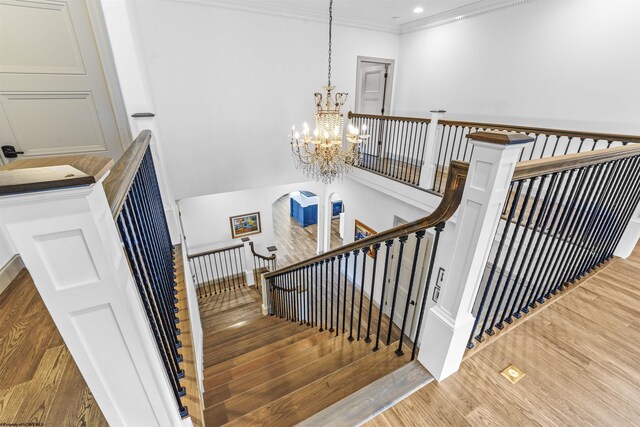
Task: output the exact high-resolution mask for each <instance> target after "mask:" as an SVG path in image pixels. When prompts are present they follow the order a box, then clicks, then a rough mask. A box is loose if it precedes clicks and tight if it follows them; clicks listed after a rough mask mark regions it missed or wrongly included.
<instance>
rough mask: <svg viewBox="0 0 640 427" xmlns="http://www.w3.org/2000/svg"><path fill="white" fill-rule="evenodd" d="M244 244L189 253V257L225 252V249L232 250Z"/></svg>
mask: <svg viewBox="0 0 640 427" xmlns="http://www.w3.org/2000/svg"><path fill="white" fill-rule="evenodd" d="M243 246H244V245H243V244H242V243H240V244H239V245H232V246H226V247H224V248H219V249H213V250H210V251H205V252H198V253H197V254H189V255H188V257H189V258H195V257H199V256H203V255H212V254H217V253H218V252H225V251H231V250H233V249H238V248H241V247H243Z"/></svg>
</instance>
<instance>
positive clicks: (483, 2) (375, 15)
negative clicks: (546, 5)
mask: <svg viewBox="0 0 640 427" xmlns="http://www.w3.org/2000/svg"><path fill="white" fill-rule="evenodd" d="M525 1H529V0H334V5H333V15H334V21H335V22H336V23H337V24H343V25H353V26H359V27H368V28H372V29H378V30H385V31H391V32H404V31H410V30H412V29H418V28H424V27H428V26H433V25H439V24H442V23H446V22H451V21H454V20H458V19H463V18H465V17H468V16H470V15H474V14H477V13H479V12H484V11H488V10H491V9H495V8H498V7H504V6H505V5H511V4H517V3H523V2H525ZM213 3H214V4H215V5H217V6H221V7H228V8H233V9H244V10H251V11H256V12H263V13H270V14H277V15H284V16H292V17H300V18H306V19H313V20H322V21H326V19H327V17H328V9H329V1H328V0H268V1H266V0H214V1H213ZM416 7H421V8H422V9H424V11H423V12H422V13H414V11H413V10H414V9H415V8H416Z"/></svg>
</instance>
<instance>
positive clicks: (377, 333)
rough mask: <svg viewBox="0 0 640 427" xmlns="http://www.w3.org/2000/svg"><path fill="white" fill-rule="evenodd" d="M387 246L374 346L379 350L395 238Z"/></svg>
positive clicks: (388, 241) (386, 242) (387, 242)
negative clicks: (390, 258)
mask: <svg viewBox="0 0 640 427" xmlns="http://www.w3.org/2000/svg"><path fill="white" fill-rule="evenodd" d="M384 245H385V246H386V248H387V249H386V251H385V255H384V272H383V273H382V289H381V290H380V307H379V310H378V326H377V329H376V345H375V346H373V351H378V350H379V348H380V347H379V346H378V344H379V342H380V329H381V327H382V317H383V316H384V298H385V290H386V287H387V272H388V269H389V255H390V254H389V252H390V251H391V246H392V245H393V240H387V241H385V242H384Z"/></svg>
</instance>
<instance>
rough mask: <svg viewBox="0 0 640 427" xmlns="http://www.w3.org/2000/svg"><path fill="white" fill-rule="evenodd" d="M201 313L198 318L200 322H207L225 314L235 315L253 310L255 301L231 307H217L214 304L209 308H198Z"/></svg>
mask: <svg viewBox="0 0 640 427" xmlns="http://www.w3.org/2000/svg"><path fill="white" fill-rule="evenodd" d="M200 308H201V311H202V313H201V314H200V318H201V319H202V320H208V319H210V318H216V317H219V316H221V315H223V314H227V313H236V312H238V311H247V310H253V309H254V308H255V301H253V300H247V302H246V303H244V304H239V305H237V306H233V307H217V306H216V305H215V304H211V306H210V307H205V306H200Z"/></svg>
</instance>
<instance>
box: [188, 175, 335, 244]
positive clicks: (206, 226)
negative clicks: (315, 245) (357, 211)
mask: <svg viewBox="0 0 640 427" xmlns="http://www.w3.org/2000/svg"><path fill="white" fill-rule="evenodd" d="M297 190H307V191H311V192H313V193H315V194H318V195H319V196H320V202H321V203H323V202H322V200H323V199H322V194H324V193H323V191H324V184H321V183H316V182H301V183H296V184H285V185H276V186H271V187H263V188H256V189H252V190H242V191H233V192H228V193H220V194H210V195H207V196H200V197H190V198H187V199H182V200H180V201H179V202H178V205H179V208H180V214H181V216H180V219H181V221H182V227H183V230H184V234H185V236H186V238H187V247H188V248H189V253H190V254H194V253H197V252H202V251H206V250H210V249H217V248H221V247H225V246H229V245H232V244H237V243H240V239H232V238H231V225H230V224H229V217H231V216H235V215H242V214H246V213H252V212H260V222H261V226H262V233H260V234H253V235H251V236H249V237H250V238H251V240H252V241H253V242H254V243H255V248H256V250H257V251H258V252H260V253H263V254H266V247H267V246H270V245H272V244H273V242H274V234H273V212H272V205H273V203H274V202H275V201H276V200H278V199H279V198H280V197H282V196H284V195H285V194H288V193H291V192H293V191H297ZM318 211H320V208H318Z"/></svg>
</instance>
